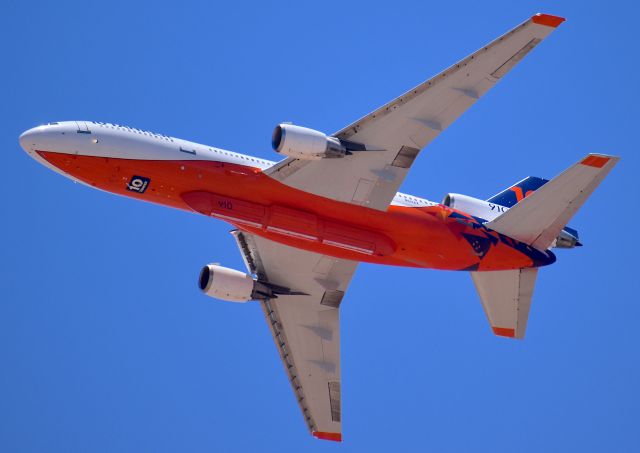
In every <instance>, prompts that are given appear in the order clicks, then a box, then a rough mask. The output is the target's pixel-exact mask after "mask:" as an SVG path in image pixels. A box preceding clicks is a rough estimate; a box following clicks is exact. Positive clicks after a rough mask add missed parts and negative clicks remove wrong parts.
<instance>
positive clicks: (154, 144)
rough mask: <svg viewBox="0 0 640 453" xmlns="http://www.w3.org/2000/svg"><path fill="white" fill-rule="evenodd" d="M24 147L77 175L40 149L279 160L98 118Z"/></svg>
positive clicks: (35, 137) (37, 130) (399, 202)
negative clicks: (99, 120)
mask: <svg viewBox="0 0 640 453" xmlns="http://www.w3.org/2000/svg"><path fill="white" fill-rule="evenodd" d="M20 144H21V146H22V148H24V149H25V151H27V153H28V154H29V155H30V156H31V157H32V158H33V159H35V160H37V161H38V162H39V163H41V164H42V165H44V166H46V167H48V168H50V169H51V170H53V171H55V172H57V173H60V174H61V175H63V176H65V177H67V178H70V179H73V180H74V181H77V182H80V183H82V181H80V180H78V179H77V178H75V177H73V176H71V175H69V174H67V173H65V172H64V171H62V170H60V169H59V168H58V167H55V166H53V165H51V164H50V163H49V162H47V161H46V160H45V159H43V158H42V157H41V156H40V155H38V154H37V153H36V150H38V151H42V150H45V151H51V152H61V153H67V154H70V153H71V154H73V153H75V154H77V155H82V156H95V157H109V158H114V159H140V160H209V161H216V162H227V163H232V164H237V165H244V166H249V167H254V168H259V169H261V170H266V169H268V168H269V167H271V166H273V165H275V164H276V162H273V161H269V160H265V159H260V158H257V157H253V156H248V155H245V154H240V153H235V152H233V151H228V150H224V149H221V148H215V147H212V146H208V145H202V144H199V143H194V142H190V141H187V140H182V139H179V138H175V137H170V136H167V135H163V134H158V133H155V132H150V131H145V130H141V129H136V128H132V127H128V126H123V125H119V124H112V123H103V122H96V121H60V122H55V123H48V124H43V125H41V126H37V127H34V128H32V129H29V130H27V131H26V132H24V133H23V134H22V135H21V136H20ZM391 204H392V205H395V206H408V207H423V206H433V205H436V204H437V203H434V202H432V201H429V200H426V199H424V198H419V197H415V196H413V195H407V194H403V193H400V192H398V193H397V194H396V196H395V197H394V198H393V202H392V203H391Z"/></svg>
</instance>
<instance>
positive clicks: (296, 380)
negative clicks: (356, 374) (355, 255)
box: [232, 230, 358, 440]
mask: <svg viewBox="0 0 640 453" xmlns="http://www.w3.org/2000/svg"><path fill="white" fill-rule="evenodd" d="M232 234H233V235H234V236H235V238H236V241H237V243H238V246H239V248H240V250H241V252H242V255H243V257H244V259H245V263H246V264H247V268H248V269H249V272H250V273H252V274H255V275H257V276H258V278H259V279H261V280H264V281H268V282H269V283H273V284H276V285H279V286H284V287H287V288H290V289H291V290H293V291H296V292H302V293H306V294H307V295H295V296H278V298H277V299H270V300H267V301H264V302H262V307H263V309H264V313H265V317H266V319H267V323H268V324H269V328H270V329H271V333H272V335H273V339H274V341H275V343H276V347H277V348H278V351H279V352H280V358H281V359H282V362H283V365H284V367H285V371H286V372H287V375H288V377H289V381H290V383H291V386H292V388H293V391H294V394H295V397H296V399H297V400H298V404H299V405H300V409H301V411H302V414H303V417H304V419H305V422H306V424H307V426H308V428H309V430H310V431H311V432H312V433H314V435H315V436H316V437H320V438H325V439H330V440H340V439H341V403H340V399H341V395H340V316H339V307H340V302H341V301H342V297H343V296H344V293H345V291H346V289H347V286H348V285H349V282H350V281H351V277H352V276H353V273H354V271H355V269H356V266H357V265H358V263H356V262H354V261H347V260H341V259H337V258H332V257H328V256H325V255H320V254H317V253H312V252H307V251H304V250H299V249H295V248H293V247H289V246H286V245H282V244H278V243H276V242H273V241H270V240H268V239H264V238H261V237H259V236H255V235H252V234H249V233H245V232H241V231H237V230H236V231H233V232H232Z"/></svg>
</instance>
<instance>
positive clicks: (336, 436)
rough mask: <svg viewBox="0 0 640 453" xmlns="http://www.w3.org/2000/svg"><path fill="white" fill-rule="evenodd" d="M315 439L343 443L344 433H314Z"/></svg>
mask: <svg viewBox="0 0 640 453" xmlns="http://www.w3.org/2000/svg"><path fill="white" fill-rule="evenodd" d="M312 434H313V437H316V438H318V439H322V440H333V441H335V442H342V433H324V432H322V431H314V432H313V433H312Z"/></svg>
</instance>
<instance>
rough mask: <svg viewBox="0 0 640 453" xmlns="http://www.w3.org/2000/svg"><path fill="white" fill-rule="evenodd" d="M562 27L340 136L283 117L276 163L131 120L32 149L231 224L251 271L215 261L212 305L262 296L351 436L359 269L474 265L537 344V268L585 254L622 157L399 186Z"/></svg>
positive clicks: (68, 130) (313, 425)
mask: <svg viewBox="0 0 640 453" xmlns="http://www.w3.org/2000/svg"><path fill="white" fill-rule="evenodd" d="M563 21H564V19H563V18H560V17H556V16H551V15H547V14H536V15H534V16H533V17H531V18H529V19H528V20H527V21H525V22H524V23H522V24H520V25H518V26H517V27H515V28H514V29H513V30H511V31H509V32H507V33H506V34H504V35H503V36H501V37H499V38H498V39H496V40H494V41H493V42H491V43H489V44H487V45H486V46H484V47H482V48H481V49H480V50H478V51H477V52H475V53H473V54H472V55H470V56H468V57H467V58H465V59H463V60H461V61H460V62H458V63H456V64H454V65H453V66H451V67H449V68H448V69H446V70H444V71H443V72H441V73H440V74H438V75H437V76H435V77H433V78H432V79H430V80H427V81H426V82H424V83H422V84H420V85H418V86H416V87H415V88H413V89H411V90H409V91H407V92H406V93H404V94H403V95H401V96H400V97H398V98H396V99H394V100H392V101H391V102H389V103H387V104H385V105H383V106H382V107H380V108H379V109H377V110H375V111H374V112H372V113H370V114H368V115H366V116H364V117H363V118H361V119H359V120H358V121H356V122H354V123H353V124H350V125H348V126H346V127H345V128H343V129H341V130H339V131H337V132H336V133H334V134H332V135H326V134H324V133H322V132H319V131H316V130H312V129H308V128H306V127H300V126H296V125H292V124H287V123H283V124H280V125H278V126H277V127H276V128H275V131H274V133H273V137H272V145H273V149H274V150H275V151H276V152H277V153H279V154H281V155H283V156H286V157H285V159H284V160H282V161H280V162H277V163H274V162H269V161H266V160H262V159H258V158H255V157H250V156H246V155H242V154H237V153H234V152H230V151H225V150H223V149H220V148H214V147H210V146H206V145H200V144H197V143H192V142H189V141H185V140H180V139H177V138H174V137H169V136H166V135H161V134H156V133H153V132H148V131H143V130H140V129H135V128H131V127H127V126H122V125H117V124H111V123H103V122H94V121H64V122H55V123H49V124H45V125H42V126H38V127H35V128H33V129H29V130H28V131H26V132H24V133H23V134H22V135H21V136H20V144H21V146H22V148H24V150H25V151H26V152H27V153H28V154H29V155H30V156H31V157H32V158H34V159H35V160H37V161H38V162H39V163H41V164H42V165H44V166H46V167H48V168H50V169H51V170H53V171H55V172H58V173H60V174H62V175H63V176H66V177H68V178H70V179H72V180H74V181H77V182H80V183H82V184H86V185H88V186H90V187H95V188H98V189H101V190H105V191H108V192H112V193H115V194H118V195H125V196H128V197H133V198H136V199H140V200H144V201H149V202H152V203H158V204H162V205H165V206H170V207H173V208H178V209H183V210H186V211H191V212H196V213H200V214H202V215H205V216H211V217H214V218H217V219H222V220H225V221H227V222H229V223H230V224H231V225H233V227H234V228H235V229H234V230H233V231H232V232H231V233H232V235H233V237H234V238H235V241H236V242H237V245H238V249H239V250H240V253H241V255H242V257H243V258H244V262H245V264H246V268H247V269H246V272H242V271H238V270H233V269H228V268H225V267H222V266H219V265H217V264H208V265H206V266H204V268H203V269H202V271H201V273H200V277H199V286H200V288H201V290H202V291H203V292H204V293H205V294H206V295H208V296H211V297H215V298H218V299H223V300H228V301H235V302H246V301H249V300H257V301H260V304H261V306H262V308H263V310H264V315H265V318H266V320H267V323H268V325H269V328H270V329H271V333H272V334H273V339H274V341H275V344H276V346H277V349H278V351H279V353H280V358H281V360H282V363H283V364H284V368H285V371H286V373H287V375H288V379H289V381H290V383H291V386H292V388H293V391H294V394H295V398H296V399H297V401H298V404H299V406H300V409H301V411H302V415H303V417H304V421H305V423H306V425H307V427H308V428H309V431H310V432H311V433H312V434H313V435H314V436H315V437H317V438H320V439H326V440H335V441H341V440H342V429H341V419H342V414H341V409H340V408H341V393H340V327H339V308H340V304H341V302H342V300H343V298H344V296H345V292H346V291H347V287H348V286H349V282H350V281H351V278H352V277H353V274H354V272H355V270H356V267H357V266H358V263H359V262H362V261H364V262H368V263H378V264H387V265H394V266H411V267H418V268H430V269H446V270H460V271H467V272H469V274H470V275H471V278H472V280H473V283H474V285H475V287H476V289H477V291H478V293H479V296H480V300H481V302H482V306H483V308H484V310H485V313H486V315H487V318H488V321H489V323H490V325H491V328H492V330H493V333H495V334H496V335H500V336H504V337H510V338H523V337H524V334H525V328H526V325H527V318H528V315H529V307H530V304H531V296H532V293H533V288H534V284H535V280H536V276H537V274H538V268H539V267H541V266H546V265H548V264H551V263H553V262H554V261H555V260H556V257H555V255H554V254H553V252H552V251H551V250H550V248H553V247H561V248H572V247H575V246H579V245H581V244H580V242H579V239H578V233H577V231H576V230H574V229H573V228H570V227H567V223H568V222H569V220H570V219H571V218H572V216H573V215H574V214H575V213H576V211H577V210H578V209H579V208H580V207H581V206H582V204H583V203H584V202H585V200H586V199H587V198H588V197H589V196H590V195H591V193H592V192H593V191H594V190H595V188H596V187H597V186H598V185H599V184H600V182H601V181H602V180H603V179H604V177H605V176H606V175H607V174H608V173H609V171H610V170H611V169H612V168H613V167H614V165H615V164H616V163H617V161H618V160H619V158H618V157H614V156H607V155H602V154H588V155H586V156H585V157H583V158H581V159H580V160H579V161H578V162H577V163H576V164H574V165H573V166H571V167H569V168H568V169H567V170H565V171H564V172H562V173H561V174H560V175H558V176H557V177H555V178H553V179H552V180H550V181H548V180H545V179H542V178H537V177H528V178H525V179H523V180H522V181H520V182H518V183H516V184H515V185H514V186H512V187H510V188H508V189H506V190H504V191H503V192H501V193H499V194H497V195H496V196H494V197H492V198H490V199H488V200H480V199H476V198H473V197H470V196H466V195H460V194H448V195H447V196H446V197H445V199H444V200H443V202H442V203H434V202H431V201H428V200H425V199H422V198H418V197H415V196H411V195H405V194H402V193H399V192H398V189H399V187H400V185H401V183H402V181H403V180H404V178H405V177H406V176H407V173H408V172H409V169H410V168H411V165H412V164H413V163H414V161H415V159H416V157H417V156H418V154H419V152H420V150H421V149H422V148H424V147H425V146H426V145H428V144H429V143H430V142H431V141H432V140H433V139H434V138H436V137H437V136H438V135H439V134H440V133H441V132H442V131H444V130H445V129H446V128H447V127H449V125H451V123H453V122H454V121H455V120H456V119H457V118H458V117H459V116H460V115H461V114H462V113H463V112H464V111H466V110H467V109H468V108H469V107H471V106H472V105H473V104H474V103H475V102H476V101H477V100H478V99H480V97H482V96H483V95H484V94H485V93H486V92H487V91H489V89H491V88H492V87H493V86H494V85H495V84H496V83H497V82H498V81H499V80H500V79H502V78H503V77H504V76H505V75H506V74H507V73H508V72H509V71H510V70H511V69H512V68H513V67H514V66H515V65H516V64H517V63H518V62H519V61H520V60H522V59H523V58H524V57H525V56H526V55H527V54H528V53H529V52H530V51H531V50H532V49H533V48H534V47H536V46H537V45H538V44H539V43H540V42H541V41H542V40H543V39H544V38H546V37H547V36H548V35H549V34H550V33H551V32H552V31H553V30H554V29H555V28H556V27H557V26H558V25H560V24H561V23H562V22H563Z"/></svg>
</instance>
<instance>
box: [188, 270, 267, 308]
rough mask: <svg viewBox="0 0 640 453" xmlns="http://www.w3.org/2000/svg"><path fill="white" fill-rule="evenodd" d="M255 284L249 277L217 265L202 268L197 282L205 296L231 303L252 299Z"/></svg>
mask: <svg viewBox="0 0 640 453" xmlns="http://www.w3.org/2000/svg"><path fill="white" fill-rule="evenodd" d="M256 283H257V282H256V281H255V280H254V279H253V277H252V276H251V275H248V274H245V273H244V272H240V271H236V270H234V269H229V268H227V267H222V266H218V265H217V264H207V265H206V266H204V267H203V268H202V270H201V271H200V279H199V280H198V286H199V287H200V289H201V290H202V292H203V293H205V294H206V295H207V296H210V297H215V298H216V299H222V300H228V301H231V302H248V301H250V300H252V299H254V298H255V297H254V290H255V287H256Z"/></svg>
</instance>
